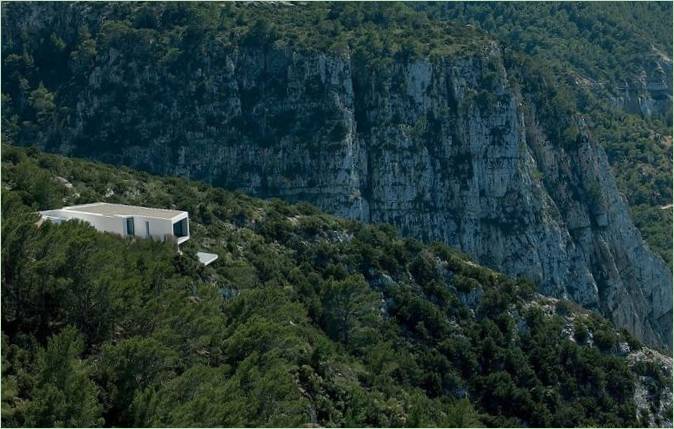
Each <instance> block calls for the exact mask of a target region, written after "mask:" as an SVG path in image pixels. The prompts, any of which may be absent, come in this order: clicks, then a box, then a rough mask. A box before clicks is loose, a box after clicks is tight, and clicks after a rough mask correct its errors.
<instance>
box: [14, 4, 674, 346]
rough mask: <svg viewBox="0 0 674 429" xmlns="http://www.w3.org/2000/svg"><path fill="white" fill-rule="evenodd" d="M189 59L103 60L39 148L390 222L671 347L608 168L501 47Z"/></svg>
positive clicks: (660, 286)
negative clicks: (554, 123)
mask: <svg viewBox="0 0 674 429" xmlns="http://www.w3.org/2000/svg"><path fill="white" fill-rule="evenodd" d="M30 19H36V20H39V19H41V18H39V17H37V16H35V17H33V18H30ZM71 24H72V25H74V24H73V23H69V24H68V26H69V27H70V26H71ZM31 25H35V26H39V23H33V24H31ZM8 37H9V38H10V39H11V37H12V33H11V32H10V33H8V35H7V36H6V37H5V38H4V39H3V44H5V43H10V42H8V41H7V38H8ZM64 37H65V36H64ZM17 43H18V42H17ZM139 49H140V48H139ZM199 55H201V56H200V57H198V59H197V60H193V61H191V62H190V63H189V64H188V65H180V64H174V65H162V64H151V65H148V64H143V60H144V58H143V54H142V50H141V52H140V53H138V54H134V53H133V52H119V51H118V50H116V49H114V48H110V49H104V48H102V47H101V48H100V51H99V52H98V56H97V60H96V63H95V66H94V67H93V68H92V69H91V70H90V71H88V72H87V74H86V76H85V77H84V78H82V79H81V81H78V82H79V83H78V85H80V87H79V91H78V92H77V93H76V96H75V97H74V100H73V101H72V106H71V116H70V121H68V123H67V124H66V125H64V129H63V130H62V132H61V134H60V135H59V136H58V139H55V138H48V137H46V136H37V137H36V141H37V142H38V143H39V144H41V145H42V146H43V147H46V148H47V149H50V150H55V151H60V152H66V153H74V154H78V155H83V156H87V157H91V158H95V159H99V160H103V161H107V162H112V163H117V164H127V165H130V166H132V167H136V168H142V169H146V170H149V171H152V172H155V173H161V174H172V175H180V176H186V177H190V178H193V179H198V180H203V181H206V182H208V183H212V184H216V185H221V186H224V187H227V188H232V189H238V190H241V191H243V192H247V193H250V194H253V195H257V196H263V197H281V198H284V199H289V200H293V201H308V202H311V203H313V204H315V205H317V206H318V207H320V208H322V209H324V210H326V211H329V212H332V213H335V214H338V215H342V216H346V217H349V218H353V219H358V220H362V221H367V222H388V223H391V224H393V225H396V226H397V227H398V228H400V230H401V231H402V232H403V233H404V234H407V235H409V236H413V237H417V238H419V239H422V240H439V241H443V242H445V243H447V244H449V245H451V246H455V247H458V248H460V249H461V250H463V251H464V252H466V253H468V254H470V255H471V256H472V257H473V258H475V260H477V261H478V262H480V263H481V264H483V265H487V266H489V267H492V268H494V269H497V270H500V271H503V272H505V273H507V274H509V275H513V276H524V277H527V278H529V279H531V280H533V281H535V282H536V283H537V284H538V285H539V287H540V291H541V292H542V293H544V294H547V295H551V296H555V297H560V298H569V299H572V300H574V301H576V302H578V303H580V304H581V305H583V306H585V307H587V308H590V309H597V310H599V311H601V312H602V313H603V314H604V315H605V316H607V317H608V318H610V319H612V320H613V321H614V322H615V323H616V324H617V325H618V326H619V327H624V328H627V329H628V330H629V331H630V332H632V333H633V334H635V335H636V336H637V337H639V338H641V339H642V340H644V341H646V342H648V343H649V344H654V345H659V346H665V347H668V348H670V349H671V339H672V325H671V319H672V277H671V272H670V270H669V269H667V267H666V266H665V264H664V262H663V261H662V260H661V259H660V258H658V257H656V256H654V255H653V254H652V253H651V252H650V250H649V249H648V248H647V246H646V245H645V243H644V241H643V240H642V238H641V236H640V233H639V232H638V230H637V229H636V228H635V226H634V225H633V223H632V221H631V219H630V216H629V212H628V210H627V208H626V204H625V201H624V199H623V198H622V196H621V195H620V193H619V192H618V190H617V188H616V185H615V181H614V178H613V177H612V174H611V170H610V168H609V165H608V163H607V160H606V155H605V153H604V152H603V150H602V149H601V148H600V147H599V146H598V145H597V144H595V142H594V141H593V140H592V137H591V135H590V133H589V132H588V131H587V130H586V128H585V127H584V125H583V123H582V118H579V119H578V128H579V129H581V130H583V132H582V138H579V139H578V141H577V144H576V145H575V146H574V147H571V148H569V147H559V146H556V145H554V144H553V143H551V142H550V141H549V139H548V138H547V136H546V130H545V129H542V128H541V127H540V126H539V125H538V122H537V119H536V112H535V108H534V107H533V106H532V105H530V104H528V103H527V100H526V99H525V97H523V96H522V94H520V91H519V89H518V84H517V82H514V81H513V80H512V79H510V78H509V76H508V72H507V70H506V69H505V68H504V65H503V60H502V54H501V50H500V49H499V47H498V46H497V45H496V44H495V43H487V44H485V45H484V46H483V47H482V48H481V49H479V50H474V51H470V52H464V53H457V54H455V55H453V56H451V57H442V58H433V59H411V60H406V61H403V60H396V61H389V62H385V63H383V64H379V65H378V66H376V67H374V66H365V65H363V64H361V63H359V62H358V61H357V60H356V59H354V58H352V57H351V56H350V54H349V53H348V52H345V53H342V54H329V53H325V52H302V51H297V50H294V49H291V48H288V47H287V46H284V45H283V43H277V44H274V45H273V46H268V47H264V48H262V47H250V46H249V47H244V46H235V47H230V48H223V47H222V46H221V45H219V43H218V41H212V42H209V44H208V45H207V47H206V49H205V51H204V52H202V53H200V54H199ZM181 67H182V69H181ZM670 67H671V62H670ZM177 70H179V71H177ZM670 76H671V73H670ZM648 85H650V84H648ZM670 86H671V84H670ZM120 94H121V95H120ZM120 100H122V101H123V102H122V101H120ZM101 118H107V119H106V120H101ZM91 142H96V145H95V148H94V145H93V144H92V143H91Z"/></svg>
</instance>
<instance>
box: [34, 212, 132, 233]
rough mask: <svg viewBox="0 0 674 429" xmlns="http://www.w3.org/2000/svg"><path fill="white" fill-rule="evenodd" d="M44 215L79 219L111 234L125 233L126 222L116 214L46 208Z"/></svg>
mask: <svg viewBox="0 0 674 429" xmlns="http://www.w3.org/2000/svg"><path fill="white" fill-rule="evenodd" d="M42 214H44V215H48V216H56V217H60V218H63V219H67V220H70V219H79V220H81V221H84V222H87V223H89V224H90V225H91V226H93V227H94V228H96V229H97V230H98V231H105V232H111V233H113V234H119V235H126V234H125V231H126V223H125V220H124V219H123V218H120V217H117V216H104V215H94V214H87V213H73V212H69V211H67V210H48V211H46V212H42Z"/></svg>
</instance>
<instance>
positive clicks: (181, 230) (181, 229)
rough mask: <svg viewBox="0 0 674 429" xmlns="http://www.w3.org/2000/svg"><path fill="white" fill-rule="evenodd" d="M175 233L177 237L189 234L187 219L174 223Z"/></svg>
mask: <svg viewBox="0 0 674 429" xmlns="http://www.w3.org/2000/svg"><path fill="white" fill-rule="evenodd" d="M173 235H175V236H176V237H185V236H187V219H183V220H181V221H179V222H176V223H174V224H173Z"/></svg>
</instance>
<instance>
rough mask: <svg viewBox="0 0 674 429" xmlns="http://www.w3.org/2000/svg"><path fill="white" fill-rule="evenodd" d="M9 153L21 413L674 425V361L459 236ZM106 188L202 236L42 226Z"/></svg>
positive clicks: (147, 421) (16, 387)
mask: <svg viewBox="0 0 674 429" xmlns="http://www.w3.org/2000/svg"><path fill="white" fill-rule="evenodd" d="M2 149H3V153H2V160H3V164H2V173H3V174H2V180H3V182H2V195H3V198H2V201H3V207H2V216H3V223H2V228H3V230H2V251H3V252H2V254H3V259H2V263H3V270H2V275H3V278H2V297H3V300H2V318H3V320H2V326H3V347H2V351H3V356H2V358H3V365H2V370H3V373H2V377H3V380H2V382H3V398H2V400H3V408H2V419H3V422H2V423H3V426H15V425H19V426H23V425H26V426H52V425H55V424H62V425H72V426H78V425H80V426H81V425H86V426H97V425H102V424H104V425H122V426H135V425H139V426H187V425H190V426H191V425H199V426H223V425H224V426H242V425H272V426H298V425H303V424H319V425H344V426H363V425H375V426H401V425H402V426H432V425H439V426H474V425H479V424H486V425H489V426H519V425H526V426H584V425H599V426H627V425H671V417H670V416H669V414H671V381H670V380H671V358H666V357H664V356H662V355H659V354H658V353H657V352H654V351H652V350H649V349H648V348H646V347H642V346H641V345H640V344H639V343H638V341H636V340H634V339H633V338H632V337H631V336H629V335H628V334H625V333H624V332H623V333H619V332H616V331H615V329H614V328H613V327H612V326H611V324H610V323H608V322H607V321H605V320H604V319H602V318H601V317H599V316H597V315H596V314H591V313H589V312H587V311H586V310H583V309H581V308H578V307H577V306H575V305H573V304H571V303H569V302H566V301H559V300H556V299H551V298H545V297H542V296H540V295H537V294H535V293H533V288H532V286H531V285H530V284H528V283H527V282H525V281H513V280H509V279H507V278H506V277H504V276H502V275H500V274H498V273H495V272H493V271H491V270H489V269H486V268H482V267H479V266H477V265H476V264H474V263H472V262H471V261H470V260H468V259H467V258H466V257H465V256H462V255H460V254H458V253H457V252H455V251H453V250H451V249H449V248H447V247H445V246H444V245H439V244H436V245H431V246H429V245H422V244H420V243H419V242H417V241H414V240H411V239H402V238H400V237H399V236H398V235H397V234H396V232H395V231H394V230H393V229H392V228H391V227H388V226H366V225H363V224H359V223H356V222H353V221H345V220H340V219H337V218H334V217H331V216H328V215H325V214H321V213H320V212H318V211H316V209H314V208H312V207H309V206H307V205H299V206H292V205H288V204H287V203H282V202H280V201H267V202H266V201H261V200H256V199H252V198H249V197H245V196H243V195H240V194H234V193H230V192H226V191H223V190H221V189H217V188H210V187H207V186H205V185H203V184H198V183H194V182H188V181H185V180H183V179H176V178H158V177H153V176H150V175H148V174H146V173H136V172H133V171H130V170H128V169H124V168H122V169H120V168H114V167H109V166H104V165H100V164H93V163H90V162H83V161H79V160H74V159H68V158H62V157H59V156H54V155H44V154H40V153H38V152H35V151H25V150H22V149H17V148H13V147H9V146H3V148H2ZM94 200H107V201H112V202H121V203H129V204H145V205H149V206H159V207H174V208H181V209H186V210H189V212H190V220H191V223H190V224H191V228H190V229H191V231H192V233H193V236H192V238H191V240H190V241H188V242H187V243H185V245H184V246H183V247H182V249H183V255H177V254H176V252H175V249H174V248H172V246H171V245H169V244H163V243H157V242H151V241H147V240H126V239H122V238H119V237H115V236H112V235H109V234H102V233H98V232H95V231H94V230H93V229H92V228H90V227H88V226H86V225H84V224H81V223H77V222H67V223H64V224H61V225H52V224H49V223H46V224H43V225H42V226H41V227H39V228H38V227H36V226H35V221H36V215H35V214H34V210H37V209H44V208H54V207H58V206H60V205H61V204H74V203H81V202H88V201H94ZM204 248H206V249H209V251H211V252H215V253H217V254H218V255H219V256H220V259H219V261H218V262H216V263H214V264H213V265H211V266H208V267H202V266H199V265H198V263H197V262H196V259H195V257H194V252H195V251H196V250H200V249H204Z"/></svg>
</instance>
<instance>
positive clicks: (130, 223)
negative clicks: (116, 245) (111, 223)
mask: <svg viewBox="0 0 674 429" xmlns="http://www.w3.org/2000/svg"><path fill="white" fill-rule="evenodd" d="M133 234H134V229H133V218H132V217H127V218H126V235H133Z"/></svg>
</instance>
